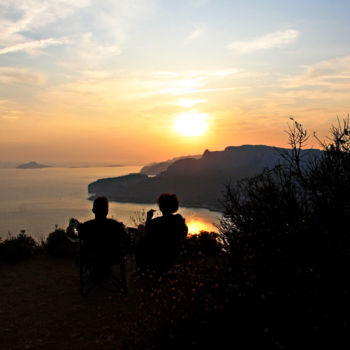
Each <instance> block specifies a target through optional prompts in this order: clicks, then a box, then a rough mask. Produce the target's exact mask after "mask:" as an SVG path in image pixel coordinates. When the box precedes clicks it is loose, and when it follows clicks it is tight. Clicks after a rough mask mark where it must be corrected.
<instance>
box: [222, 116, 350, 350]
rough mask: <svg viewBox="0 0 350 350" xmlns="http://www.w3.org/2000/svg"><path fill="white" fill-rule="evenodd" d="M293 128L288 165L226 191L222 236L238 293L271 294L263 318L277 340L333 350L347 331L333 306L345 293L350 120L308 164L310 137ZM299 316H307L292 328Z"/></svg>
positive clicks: (349, 211)
mask: <svg viewBox="0 0 350 350" xmlns="http://www.w3.org/2000/svg"><path fill="white" fill-rule="evenodd" d="M293 122H294V125H293V127H291V128H290V130H289V137H290V144H291V146H292V150H291V153H289V155H287V156H286V157H287V160H288V162H287V164H286V165H280V166H276V167H274V168H273V169H270V170H265V171H264V172H262V173H261V174H260V175H258V176H256V177H254V178H251V179H244V180H242V181H241V182H239V183H238V184H237V185H236V186H227V192H226V197H225V200H224V207H225V211H224V216H223V218H222V220H221V227H220V231H221V233H222V234H224V235H225V237H226V240H227V241H228V242H229V247H230V252H231V257H232V261H231V263H232V268H233V273H234V274H236V275H237V276H238V275H240V276H241V279H240V281H239V288H240V289H243V286H244V283H246V282H247V281H249V282H250V283H251V284H252V285H253V287H254V289H255V291H256V294H257V295H261V296H264V298H265V297H266V296H269V298H268V300H269V302H268V303H267V304H266V303H265V306H264V307H267V309H266V311H265V314H266V315H268V317H269V318H270V320H271V321H270V322H271V324H272V326H271V327H272V328H273V331H274V332H275V334H277V335H278V337H279V338H280V341H282V343H284V344H285V346H286V347H287V348H289V347H295V346H296V345H297V344H305V345H306V344H309V345H312V344H313V345H314V344H315V342H319V344H323V345H324V346H325V344H327V342H329V343H328V345H329V346H331V343H332V342H334V341H335V340H336V339H337V338H338V337H341V332H342V328H341V327H340V328H339V327H338V326H339V324H340V323H339V322H338V321H339V317H338V316H337V314H336V310H337V307H336V306H335V303H336V301H337V300H338V298H339V297H338V296H339V295H340V294H339V293H344V292H345V295H348V289H347V288H345V290H344V288H340V286H339V285H340V281H341V280H342V279H343V277H342V275H341V271H343V269H344V267H345V266H349V237H350V236H349V224H348V218H349V214H350V200H349V198H350V133H349V118H348V119H347V120H344V121H343V123H340V122H339V123H338V126H336V127H334V126H333V127H332V128H331V137H330V139H329V141H328V143H321V146H322V148H323V152H322V155H321V157H320V158H317V159H312V160H309V161H307V162H303V161H302V159H301V149H302V146H303V145H304V143H305V142H306V140H307V132H306V131H305V130H304V129H303V127H302V125H301V124H299V123H297V122H295V121H293ZM344 253H345V254H344ZM264 300H266V298H265V299H264ZM266 305H267V306H266ZM298 314H303V315H304V317H303V320H302V321H300V322H298V323H297V324H295V323H293V322H292V320H295V319H297V318H298ZM336 327H338V328H336ZM314 329H317V330H319V333H317V331H314Z"/></svg>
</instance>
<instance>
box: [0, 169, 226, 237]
mask: <svg viewBox="0 0 350 350" xmlns="http://www.w3.org/2000/svg"><path fill="white" fill-rule="evenodd" d="M140 168H141V167H140V166H123V167H103V166H100V167H84V168H63V167H62V168H60V167H57V168H56V167H54V168H44V169H25V170H23V169H15V168H0V179H1V181H0V193H1V196H0V237H2V238H3V239H4V238H6V237H7V234H8V232H10V233H11V234H12V235H15V234H17V233H19V232H20V230H26V232H27V233H28V234H30V235H31V236H32V237H34V238H36V239H41V238H45V237H46V236H47V235H48V234H49V233H50V232H52V231H53V230H54V229H55V225H58V227H61V228H66V227H67V225H68V222H69V219H70V218H72V217H74V218H76V219H78V220H79V221H85V220H88V219H91V218H93V215H92V212H91V206H92V203H91V201H89V200H88V197H89V194H88V184H89V183H90V182H92V181H95V180H97V179H100V178H105V177H116V176H120V175H125V174H129V173H135V172H138V171H139V170H140ZM180 204H181V198H180ZM150 208H153V209H158V208H156V205H155V204H153V205H151V204H133V203H113V202H112V203H110V210H109V216H110V217H113V218H114V219H117V220H119V221H122V222H123V223H124V224H125V225H127V226H133V222H132V220H131V217H132V216H133V217H135V216H137V213H140V212H141V211H142V210H146V211H147V210H148V209H150ZM179 213H181V214H182V215H183V216H184V217H185V218H186V222H187V223H188V224H189V229H190V231H192V232H194V231H196V230H198V229H206V230H216V229H215V227H214V225H213V223H214V222H216V221H217V218H218V216H219V213H217V212H211V211H209V210H206V209H198V208H196V209H191V208H180V210H179Z"/></svg>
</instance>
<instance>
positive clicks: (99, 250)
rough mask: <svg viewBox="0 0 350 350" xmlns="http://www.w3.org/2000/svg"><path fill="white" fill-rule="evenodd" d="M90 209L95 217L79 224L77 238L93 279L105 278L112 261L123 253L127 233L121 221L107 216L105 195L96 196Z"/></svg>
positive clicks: (126, 241) (109, 271)
mask: <svg viewBox="0 0 350 350" xmlns="http://www.w3.org/2000/svg"><path fill="white" fill-rule="evenodd" d="M92 211H93V213H94V214H95V219H94V220H89V221H86V222H85V223H83V224H81V225H80V226H79V229H78V231H79V238H80V240H82V244H83V254H84V255H85V257H86V259H87V264H88V267H89V268H90V269H91V271H92V273H93V276H92V277H93V279H95V280H105V279H107V278H108V277H109V276H110V273H111V267H112V264H113V262H114V261H118V260H119V259H120V258H121V256H122V255H123V248H124V247H125V246H126V245H127V243H128V235H127V233H126V231H125V228H124V225H123V224H122V223H120V222H118V221H116V220H113V219H108V218H107V214H108V200H107V198H106V197H98V198H96V199H95V200H94V204H93V208H92Z"/></svg>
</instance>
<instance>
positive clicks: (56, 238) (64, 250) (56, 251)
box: [46, 228, 76, 256]
mask: <svg viewBox="0 0 350 350" xmlns="http://www.w3.org/2000/svg"><path fill="white" fill-rule="evenodd" d="M46 248H47V253H48V254H49V255H51V256H73V255H74V253H75V251H76V244H75V243H74V242H73V241H71V240H70V239H69V238H68V236H67V234H66V232H65V231H64V230H62V229H59V228H56V230H55V231H53V232H51V233H50V234H49V235H48V237H47V240H46Z"/></svg>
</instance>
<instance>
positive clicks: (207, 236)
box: [183, 231, 223, 257]
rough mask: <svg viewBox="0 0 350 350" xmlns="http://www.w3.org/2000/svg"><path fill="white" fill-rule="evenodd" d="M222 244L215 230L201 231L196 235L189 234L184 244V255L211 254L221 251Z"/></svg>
mask: <svg viewBox="0 0 350 350" xmlns="http://www.w3.org/2000/svg"><path fill="white" fill-rule="evenodd" d="M222 249H223V245H222V243H221V242H220V240H219V235H218V234H217V233H216V232H206V231H201V232H200V233H199V234H197V235H191V236H189V237H188V238H187V239H186V241H185V244H184V249H183V252H184V253H183V254H184V256H185V257H190V256H194V255H202V254H203V255H205V256H213V255H217V254H218V253H219V252H220V251H222Z"/></svg>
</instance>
